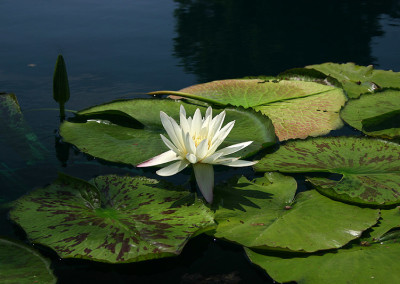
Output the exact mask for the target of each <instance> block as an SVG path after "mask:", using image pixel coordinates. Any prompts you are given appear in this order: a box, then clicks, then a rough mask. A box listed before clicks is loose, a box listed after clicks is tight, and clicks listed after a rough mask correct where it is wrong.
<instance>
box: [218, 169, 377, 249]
mask: <svg viewBox="0 0 400 284" xmlns="http://www.w3.org/2000/svg"><path fill="white" fill-rule="evenodd" d="M296 187H297V185H296V182H295V180H294V178H292V177H288V176H283V175H281V174H279V173H267V174H266V175H265V176H264V177H263V178H259V179H256V180H255V181H253V182H250V181H248V180H247V179H246V178H244V177H242V178H241V179H239V181H238V183H237V184H230V185H227V186H226V187H225V188H223V189H220V188H217V190H216V192H215V201H214V203H215V204H216V206H218V207H219V208H218V209H217V210H216V212H215V220H216V222H217V223H218V227H217V229H216V233H215V236H216V237H217V238H224V239H227V240H230V241H233V242H236V243H239V244H241V245H243V246H246V247H253V248H262V249H271V248H272V249H274V250H291V251H303V252H314V251H317V250H323V249H331V248H339V247H342V246H343V245H345V244H347V243H348V242H349V241H351V240H353V239H355V238H358V237H359V236H360V235H361V233H362V232H363V231H364V230H366V229H368V228H369V227H371V226H373V225H374V224H375V223H376V222H377V220H378V219H379V210H372V209H367V208H359V207H357V206H352V205H347V204H344V203H341V202H336V201H333V200H331V199H329V198H327V197H324V196H323V195H321V194H319V193H318V192H317V191H315V190H311V191H306V192H302V193H300V194H298V195H297V196H296V198H294V194H295V192H296Z"/></svg>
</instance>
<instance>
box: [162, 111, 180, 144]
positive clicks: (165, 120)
mask: <svg viewBox="0 0 400 284" xmlns="http://www.w3.org/2000/svg"><path fill="white" fill-rule="evenodd" d="M160 118H161V123H162V125H163V126H164V128H165V131H167V133H168V136H169V138H170V139H171V141H172V143H174V145H175V146H176V147H178V148H179V147H180V141H179V138H178V137H177V136H176V132H175V129H174V126H173V124H172V122H171V119H172V118H170V117H169V116H168V115H167V114H166V113H165V112H163V111H160ZM172 120H173V119H172ZM181 147H182V146H181Z"/></svg>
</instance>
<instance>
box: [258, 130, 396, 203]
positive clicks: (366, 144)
mask: <svg viewBox="0 0 400 284" xmlns="http://www.w3.org/2000/svg"><path fill="white" fill-rule="evenodd" d="M254 168H255V170H256V171H271V170H276V171H280V172H292V173H307V172H330V173H337V174H342V175H343V177H342V179H341V180H340V181H336V180H330V179H326V178H309V181H311V182H312V183H313V184H314V185H315V186H316V187H317V189H318V190H319V191H320V192H323V194H324V195H327V196H330V197H332V198H334V199H338V200H342V201H347V202H351V203H359V204H364V205H373V206H386V205H393V204H400V145H398V144H395V143H391V142H387V141H383V140H375V139H368V138H353V137H327V138H314V139H309V140H306V141H292V142H288V143H287V144H285V145H283V146H281V147H280V149H279V150H278V151H276V152H275V153H273V154H270V155H267V156H265V157H264V158H263V159H261V161H260V162H259V163H258V164H256V165H255V166H254Z"/></svg>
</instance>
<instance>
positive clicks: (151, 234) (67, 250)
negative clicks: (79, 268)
mask: <svg viewBox="0 0 400 284" xmlns="http://www.w3.org/2000/svg"><path fill="white" fill-rule="evenodd" d="M187 194H188V192H187V191H185V190H181V189H179V188H177V187H175V186H173V185H171V184H168V183H164V182H161V181H157V180H153V179H148V178H144V177H127V176H125V177H119V176H115V175H110V176H100V177H97V178H95V179H93V180H91V181H90V183H88V182H85V181H83V180H79V179H76V178H72V177H69V176H65V175H60V177H59V178H58V179H57V180H56V181H55V182H54V183H53V184H51V185H50V186H48V187H46V188H41V189H37V190H35V191H33V192H31V193H30V194H28V195H26V196H24V197H22V198H20V199H19V200H17V201H16V205H15V208H14V209H13V210H12V211H11V212H10V217H11V219H12V220H14V221H15V222H17V223H18V224H19V225H20V226H21V227H22V228H23V229H24V230H25V231H26V233H27V234H28V238H29V239H31V240H32V242H34V243H40V244H43V245H45V246H48V247H50V248H52V249H54V250H55V251H56V252H57V253H58V255H59V256H60V257H63V258H71V257H72V258H86V259H91V260H96V261H104V262H112V263H120V262H133V261H141V260H146V259H153V258H160V257H165V256H173V255H178V254H179V253H180V252H181V250H182V248H183V247H184V245H185V244H186V242H187V241H188V240H189V239H190V238H191V237H192V236H193V235H194V234H196V233H200V232H201V231H203V230H205V229H207V228H209V227H210V226H212V225H213V224H214V221H213V214H212V212H211V211H210V210H209V209H208V208H207V207H206V206H205V205H204V204H203V202H202V201H200V200H196V201H195V202H194V203H193V204H192V205H189V206H186V205H184V206H181V207H176V208H175V207H174V208H170V206H171V205H172V204H173V203H174V202H175V201H177V200H179V199H182V198H184V197H185V196H187Z"/></svg>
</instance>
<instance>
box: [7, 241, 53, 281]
mask: <svg viewBox="0 0 400 284" xmlns="http://www.w3.org/2000/svg"><path fill="white" fill-rule="evenodd" d="M0 280H1V283H6V284H8V283H9V284H11V283H18V284H31V283H46V284H50V283H56V278H55V277H54V275H53V272H52V271H51V269H50V262H49V261H48V260H47V259H45V258H44V257H42V256H41V255H40V254H39V253H38V252H36V251H35V250H33V249H31V248H30V247H28V246H26V245H24V244H22V243H19V242H16V241H11V240H8V239H4V238H0Z"/></svg>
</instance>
